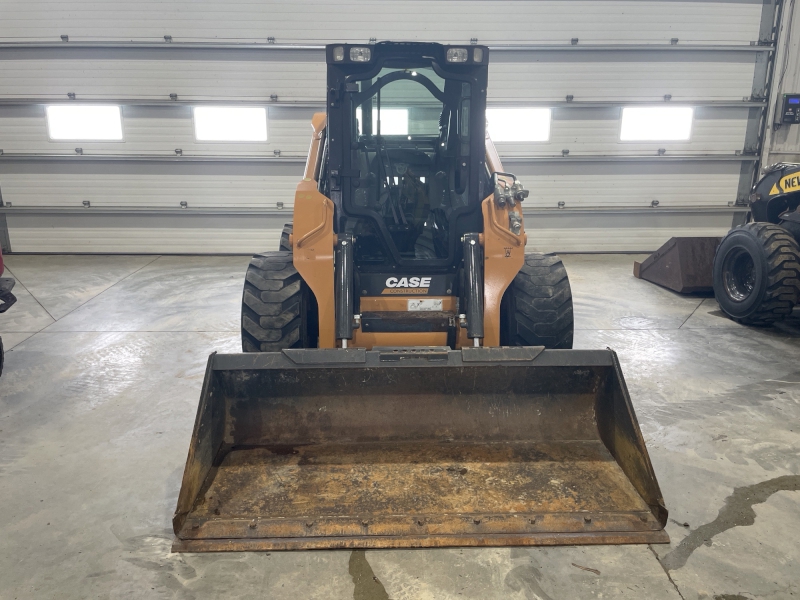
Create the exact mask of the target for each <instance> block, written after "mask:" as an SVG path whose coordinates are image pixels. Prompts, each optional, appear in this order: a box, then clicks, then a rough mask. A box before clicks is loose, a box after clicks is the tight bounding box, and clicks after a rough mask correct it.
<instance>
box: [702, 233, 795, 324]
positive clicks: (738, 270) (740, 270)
mask: <svg viewBox="0 0 800 600" xmlns="http://www.w3.org/2000/svg"><path fill="white" fill-rule="evenodd" d="M714 295H715V296H716V298H717V302H718V303H719V307H720V308H721V309H722V312H724V313H725V314H726V315H728V316H729V317H730V318H731V319H733V320H734V321H737V322H739V323H743V324H746V325H769V324H771V323H774V322H775V321H778V320H780V319H783V318H784V317H785V316H787V315H789V314H791V312H792V309H793V308H794V305H795V304H797V301H798V299H799V298H800V248H798V246H797V242H796V241H795V239H794V237H792V236H791V235H790V234H789V232H787V231H786V230H785V229H784V228H783V227H780V226H778V225H773V224H771V223H748V224H747V225H742V226H741V227H737V228H736V229H734V230H732V231H731V232H730V233H728V235H726V236H725V237H724V238H723V239H722V242H721V243H720V245H719V247H718V248H717V253H716V255H715V256H714Z"/></svg>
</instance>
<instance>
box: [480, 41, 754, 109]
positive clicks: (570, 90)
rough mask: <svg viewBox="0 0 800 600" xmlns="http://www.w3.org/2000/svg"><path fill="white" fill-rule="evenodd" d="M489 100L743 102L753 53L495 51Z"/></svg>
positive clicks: (747, 93) (749, 82)
mask: <svg viewBox="0 0 800 600" xmlns="http://www.w3.org/2000/svg"><path fill="white" fill-rule="evenodd" d="M490 60H491V61H492V62H491V63H490V66H489V100H490V101H494V102H498V103H502V102H509V101H515V102H517V103H519V102H520V101H529V102H530V101H550V102H552V101H563V100H564V99H565V98H566V97H567V95H572V96H574V99H575V100H578V101H587V100H588V101H593V100H605V101H608V100H639V101H641V100H644V101H650V102H662V101H663V100H664V96H665V95H666V94H670V95H671V96H672V99H673V101H687V102H688V101H692V100H741V99H742V98H744V97H749V96H750V94H751V89H752V85H753V72H754V65H755V58H754V55H752V54H744V53H743V54H738V53H737V54H735V55H731V54H730V53H726V54H724V55H722V54H717V53H702V54H695V53H687V54H680V55H678V54H670V55H669V56H667V55H665V54H663V53H654V52H639V53H634V52H629V51H627V52H609V51H602V52H591V53H580V54H578V53H562V54H557V53H541V54H536V53H534V54H531V53H495V54H493V55H492V57H491V58H490Z"/></svg>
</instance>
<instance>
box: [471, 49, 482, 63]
mask: <svg viewBox="0 0 800 600" xmlns="http://www.w3.org/2000/svg"><path fill="white" fill-rule="evenodd" d="M472 60H473V61H474V62H482V61H483V48H473V49H472Z"/></svg>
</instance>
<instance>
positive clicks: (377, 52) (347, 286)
mask: <svg viewBox="0 0 800 600" xmlns="http://www.w3.org/2000/svg"><path fill="white" fill-rule="evenodd" d="M326 56H327V64H328V82H327V95H326V98H327V102H326V103H327V112H326V113H320V114H317V115H315V116H314V119H313V121H312V128H313V133H312V139H311V148H310V151H309V154H308V162H307V164H306V169H305V175H304V177H303V180H302V181H301V182H300V184H299V186H298V188H297V193H296V196H295V204H294V218H293V222H292V224H290V225H287V226H286V229H285V230H284V234H283V237H282V239H281V245H280V249H279V250H276V251H275V252H266V253H263V254H260V255H257V256H255V257H254V258H253V260H252V261H251V263H250V266H249V268H248V270H247V275H246V280H245V285H244V296H243V301H242V344H243V349H244V353H243V354H230V355H221V354H214V355H212V356H211V357H210V358H209V361H208V369H207V371H206V377H205V382H204V384H203V389H202V396H201V399H200V406H199V409H198V413H197V420H196V422H195V427H194V432H193V434H192V440H191V446H190V449H189V457H188V460H187V463H186V470H185V472H184V476H183V484H182V486H181V491H180V497H179V499H178V506H177V509H176V512H175V517H174V521H173V525H174V529H175V534H176V536H177V539H176V541H175V544H174V550H176V551H191V552H197V551H224V550H234V551H235V550H278V549H308V548H403V547H426V546H427V547H431V546H505V545H543V544H606V543H654V542H666V541H668V538H667V535H666V533H665V532H664V525H665V523H666V520H667V511H666V508H665V507H664V502H663V499H662V497H661V492H660V490H659V487H658V483H657V481H656V477H655V474H654V472H653V467H652V465H651V463H650V459H649V456H648V454H647V449H646V448H645V444H644V440H643V439H642V434H641V432H640V430H639V425H638V422H637V420H636V416H635V414H634V412H633V407H632V405H631V400H630V397H629V395H628V391H627V388H626V386H625V381H624V379H623V376H622V372H621V370H620V366H619V363H618V361H617V357H616V355H615V354H614V352H613V351H611V350H572V349H571V348H572V334H573V316H572V296H571V291H570V287H569V281H568V279H567V274H566V271H565V269H564V267H563V265H562V263H561V261H560V260H559V259H558V257H556V256H552V255H544V254H526V253H525V243H526V240H527V236H526V233H525V227H524V222H523V216H522V210H521V204H522V202H523V201H524V199H525V198H526V197H527V195H528V192H527V191H526V190H525V189H524V188H523V187H522V184H521V183H520V182H519V181H518V180H517V179H516V178H515V176H514V175H512V174H509V173H506V172H504V171H503V167H502V165H501V164H500V160H499V158H498V155H497V153H496V151H495V149H494V146H493V144H492V143H491V140H490V139H489V138H488V137H487V136H486V135H485V132H486V90H487V83H488V81H487V80H488V61H489V49H488V48H487V47H485V46H478V45H473V46H468V47H459V46H445V45H440V44H429V43H391V42H383V43H379V44H373V45H369V46H359V45H348V44H334V45H330V46H328V47H327V49H326Z"/></svg>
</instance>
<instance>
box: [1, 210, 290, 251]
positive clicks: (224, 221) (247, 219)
mask: <svg viewBox="0 0 800 600" xmlns="http://www.w3.org/2000/svg"><path fill="white" fill-rule="evenodd" d="M8 221H9V224H8V226H9V227H8V229H9V236H10V238H11V247H12V248H14V251H15V252H42V253H46V252H67V253H75V252H79V253H80V252H94V253H116V254H125V253H129V254H138V253H145V254H147V253H152V254H254V253H256V252H263V251H265V250H277V249H278V245H279V241H280V235H281V229H282V227H283V222H284V220H283V219H281V218H280V217H270V216H258V215H245V216H235V215H234V216H219V215H215V216H187V217H177V216H171V215H152V216H149V217H147V216H130V217H128V218H127V219H125V220H122V219H121V218H120V217H119V216H113V215H106V216H97V217H88V216H84V217H80V216H74V215H59V216H50V217H37V216H29V215H14V216H9V217H8Z"/></svg>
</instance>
